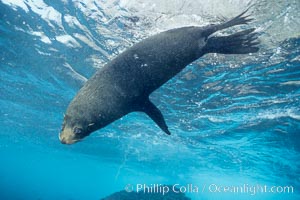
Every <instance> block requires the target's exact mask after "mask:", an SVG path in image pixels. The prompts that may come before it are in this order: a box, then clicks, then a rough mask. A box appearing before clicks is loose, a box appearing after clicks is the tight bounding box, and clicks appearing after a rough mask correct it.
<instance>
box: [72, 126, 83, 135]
mask: <svg viewBox="0 0 300 200" xmlns="http://www.w3.org/2000/svg"><path fill="white" fill-rule="evenodd" d="M73 132H74V134H81V133H82V129H81V128H78V127H75V128H74V131H73Z"/></svg>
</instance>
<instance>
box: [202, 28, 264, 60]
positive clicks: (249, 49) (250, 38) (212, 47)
mask: <svg viewBox="0 0 300 200" xmlns="http://www.w3.org/2000/svg"><path fill="white" fill-rule="evenodd" d="M254 30H255V29H254V28H252V29H247V30H244V31H240V32H237V33H235V34H232V35H229V36H220V37H217V36H215V37H210V38H208V40H207V43H206V45H205V47H204V51H205V52H206V53H222V54H247V53H254V52H257V51H258V50H259V48H258V47H257V45H258V44H259V42H258V41H256V40H257V34H256V33H254V32H253V31H254Z"/></svg>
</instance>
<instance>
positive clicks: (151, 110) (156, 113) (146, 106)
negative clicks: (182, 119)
mask: <svg viewBox="0 0 300 200" xmlns="http://www.w3.org/2000/svg"><path fill="white" fill-rule="evenodd" d="M141 111H143V112H145V113H146V114H147V115H148V116H149V117H150V118H151V119H152V120H153V121H154V122H155V123H156V124H157V125H158V126H159V128H161V129H162V130H163V131H164V132H165V133H166V134H168V135H171V133H170V131H169V129H168V126H167V124H166V122H165V119H164V117H163V115H162V114H161V112H160V110H159V109H158V108H157V107H156V106H155V105H154V104H153V103H152V102H151V101H150V100H149V99H147V100H146V101H145V102H144V103H143V105H142V107H141Z"/></svg>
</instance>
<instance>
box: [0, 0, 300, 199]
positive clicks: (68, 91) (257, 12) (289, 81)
mask: <svg viewBox="0 0 300 200" xmlns="http://www.w3.org/2000/svg"><path fill="white" fill-rule="evenodd" d="M145 2H147V1H145ZM195 2H197V1H195ZM199 2H200V1H199ZM211 2H216V1H211ZM139 3H140V2H139V1H136V4H137V5H139ZM134 5H135V4H134ZM245 5H246V4H245ZM126 6H127V7H126ZM129 6H131V7H129ZM156 6H159V5H156ZM169 6H170V5H169ZM220 7H222V6H221V5H220ZM223 7H224V8H223V9H224V12H225V11H226V13H228V12H229V11H228V10H225V8H227V6H226V5H225V3H224V6H223ZM182 8H183V9H184V8H185V7H182ZM140 9H147V6H144V7H143V6H141V7H140ZM153 9H154V11H156V10H155V9H158V8H157V7H155V6H154V7H153ZM170 9H171V8H170ZM228 9H229V8H228ZM252 9H253V13H254V16H257V19H256V21H255V22H254V23H253V24H252V25H250V26H254V27H256V28H257V29H258V32H259V34H260V40H261V45H260V47H261V50H260V52H259V53H257V54H252V55H238V56H237V55H226V56H224V55H215V54H211V55H206V56H204V57H202V58H200V59H199V60H198V61H197V62H195V63H193V64H191V65H189V66H187V67H186V69H184V70H183V72H182V73H180V74H179V75H178V76H176V77H174V78H173V79H172V80H170V81H169V82H168V83H167V84H165V85H164V86H163V87H161V88H160V89H159V90H157V91H155V92H154V93H153V94H152V95H151V99H152V101H153V102H154V103H155V104H156V105H158V107H159V108H160V109H161V110H162V112H163V114H164V116H165V119H166V121H167V124H168V125H169V127H170V130H171V132H172V135H171V136H167V135H166V134H164V133H163V132H162V131H161V130H160V129H158V127H157V126H156V125H155V124H154V123H153V122H152V121H151V120H150V119H149V118H148V117H147V116H146V115H144V114H142V113H132V114H129V115H128V116H125V117H123V118H122V119H120V120H118V121H116V122H114V123H113V124H111V125H109V126H108V127H106V128H104V129H102V130H100V131H97V132H96V133H94V134H93V135H91V136H89V137H87V138H86V139H85V140H84V141H82V142H80V143H78V144H74V145H69V146H68V145H67V146H66V145H62V144H61V143H60V142H59V139H58V133H59V131H60V128H61V123H62V120H63V114H64V112H65V110H66V108H67V106H68V104H69V102H70V101H71V100H72V98H73V97H74V95H75V94H76V92H77V91H78V89H79V88H80V87H81V86H82V84H83V83H84V82H85V81H86V80H87V79H88V78H89V77H90V76H91V75H92V74H93V73H94V72H95V71H96V70H97V69H98V68H101V66H103V64H105V63H106V62H107V61H109V60H110V59H112V58H113V57H114V56H116V55H117V54H118V53H119V52H121V51H122V50H124V49H126V47H128V46H130V45H131V44H133V43H134V42H137V41H139V40H140V39H142V38H144V37H147V36H149V35H151V34H152V33H155V31H160V28H161V27H160V25H159V23H167V24H172V23H174V21H172V20H170V21H164V20H166V18H168V17H170V16H171V17H170V19H172V17H174V16H175V15H176V16H179V15H183V14H186V13H184V12H183V14H182V13H180V14H178V13H176V12H175V14H174V13H172V10H168V12H170V14H168V13H167V14H165V13H163V12H161V10H159V9H158V10H159V11H157V13H158V14H161V16H159V17H157V18H155V20H153V19H152V18H151V17H153V15H154V11H151V12H152V13H151V15H149V10H145V11H143V10H139V12H137V11H136V10H135V9H133V7H132V5H131V4H130V3H129V1H125V0H123V1H122V0H121V1H111V2H109V1H92V0H91V1H88V0H85V1H83V0H82V1H79V0H78V1H66V0H65V1H46V0H44V1H30V0H24V1H22V0H19V1H14V0H1V1H0V59H1V61H0V108H1V109H0V119H1V120H0V127H1V129H0V161H1V164H0V199H43V200H44V199H45V200H47V199H101V198H103V197H105V196H108V195H110V194H112V193H114V192H117V191H120V190H123V189H124V188H125V187H126V186H128V184H130V186H132V187H133V189H135V187H136V186H137V184H146V185H147V186H149V187H151V186H154V184H158V185H160V184H161V185H163V184H169V185H175V184H178V185H179V186H182V187H183V188H189V186H191V185H192V186H193V187H192V188H194V189H195V188H198V189H199V190H198V191H196V190H192V191H186V192H185V193H186V195H187V196H188V197H191V198H192V199H300V191H299V190H300V178H299V177H300V163H299V160H300V155H299V151H300V140H299V133H300V107H299V98H300V54H299V53H300V35H299V33H300V32H299V29H297V27H300V25H299V22H298V21H299V14H298V13H300V12H299V10H300V5H299V2H298V1H292V0H290V1H286V2H285V3H282V4H279V3H278V4H276V5H274V4H272V3H270V4H268V3H266V2H265V1H262V0H261V1H259V0H258V1H255V4H254V6H253V8H252ZM186 10H187V12H192V11H190V10H189V9H186ZM265 10H267V11H265ZM270 10H272V11H270ZM211 11H212V10H211ZM160 12H161V13H160ZM268 12H269V13H270V15H268ZM141 13H146V14H145V15H141ZM238 13H239V11H237V12H235V14H231V16H234V15H236V14H238ZM191 15H192V14H191ZM193 15H194V14H193ZM187 16H190V15H189V13H188V14H186V15H185V16H184V17H183V19H184V20H187V21H188V22H187V23H191V24H193V23H195V21H194V20H195V19H194V18H188V17H187ZM267 16H275V17H267ZM202 17H203V19H204V21H205V20H206V22H210V21H213V20H215V19H214V18H210V17H207V16H202ZM175 19H177V18H175ZM178 19H181V18H178ZM196 19H198V18H196ZM160 20H161V21H160ZM200 21H201V20H200V19H199V21H196V22H197V23H198V22H199V23H200ZM179 22H180V20H179ZM200 25H201V24H200ZM297 25H298V26H297ZM174 26H176V24H174ZM243 28H247V27H242V29H243ZM273 186H275V187H273ZM226 187H228V188H229V189H230V188H231V190H230V191H229V189H228V190H226ZM272 187H273V189H275V190H272V191H270V190H271V188H272ZM287 187H288V188H289V190H287ZM224 188H225V189H224ZM233 188H243V190H240V191H233V190H232V189H233ZM262 188H267V190H266V191H264V190H262ZM219 189H220V190H219ZM255 189H256V191H255ZM187 190H188V189H187Z"/></svg>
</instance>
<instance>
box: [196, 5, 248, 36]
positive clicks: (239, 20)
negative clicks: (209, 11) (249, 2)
mask: <svg viewBox="0 0 300 200" xmlns="http://www.w3.org/2000/svg"><path fill="white" fill-rule="evenodd" d="M250 8H251V6H250V7H249V8H247V9H246V10H245V11H244V12H242V13H241V14H239V15H238V16H236V17H234V18H233V19H231V20H229V21H227V22H225V23H222V24H215V25H211V26H208V27H207V28H206V30H205V31H204V32H203V35H202V36H204V37H206V38H207V37H208V36H210V35H211V34H213V33H215V32H217V31H219V30H222V29H226V28H229V27H232V26H237V25H242V24H248V23H249V22H251V21H253V18H249V17H250V15H246V16H244V15H245V14H246V13H247V12H248V10H249V9H250Z"/></svg>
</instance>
